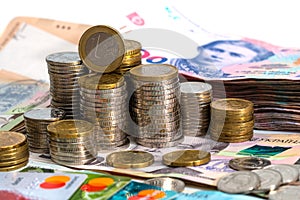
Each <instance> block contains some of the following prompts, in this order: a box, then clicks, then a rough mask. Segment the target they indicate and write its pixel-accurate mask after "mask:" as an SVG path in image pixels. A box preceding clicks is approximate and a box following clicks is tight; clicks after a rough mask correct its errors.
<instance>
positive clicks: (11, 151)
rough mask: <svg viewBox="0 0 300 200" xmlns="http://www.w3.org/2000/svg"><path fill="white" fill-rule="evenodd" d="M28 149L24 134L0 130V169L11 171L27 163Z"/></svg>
mask: <svg viewBox="0 0 300 200" xmlns="http://www.w3.org/2000/svg"><path fill="white" fill-rule="evenodd" d="M28 159H29V150H28V143H27V138H26V136H25V135H24V134H22V133H18V132H13V131H0V171H12V170H16V169H19V168H21V167H24V166H26V165H27V163H28Z"/></svg>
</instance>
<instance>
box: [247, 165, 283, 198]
mask: <svg viewBox="0 0 300 200" xmlns="http://www.w3.org/2000/svg"><path fill="white" fill-rule="evenodd" d="M252 172H254V173H256V174H257V175H258V176H259V180H260V186H259V187H258V188H257V189H256V190H255V191H253V193H256V192H259V193H260V192H268V191H270V190H271V191H272V190H276V189H277V188H278V187H279V186H280V185H281V181H282V177H281V174H280V173H279V172H278V171H275V170H273V169H257V170H253V171H252Z"/></svg>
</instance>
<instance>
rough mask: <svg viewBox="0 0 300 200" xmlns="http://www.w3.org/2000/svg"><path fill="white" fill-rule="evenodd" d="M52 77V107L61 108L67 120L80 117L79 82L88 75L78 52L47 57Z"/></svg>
mask: <svg viewBox="0 0 300 200" xmlns="http://www.w3.org/2000/svg"><path fill="white" fill-rule="evenodd" d="M46 62H47V64H48V73H49V76H50V94H51V97H52V99H51V107H54V108H61V109H63V110H64V111H65V112H66V116H65V118H78V117H79V103H80V98H79V86H78V83H77V80H78V78H79V77H80V76H82V75H84V74H86V73H87V72H88V71H87V68H86V67H84V66H83V65H82V61H81V60H80V58H79V55H78V53H77V52H59V53H53V54H50V55H48V56H47V57H46Z"/></svg>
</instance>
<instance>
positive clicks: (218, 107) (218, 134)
mask: <svg viewBox="0 0 300 200" xmlns="http://www.w3.org/2000/svg"><path fill="white" fill-rule="evenodd" d="M253 127H254V117H253V103H252V102H251V101H248V100H245V99H239V98H226V99H219V100H216V101H213V102H212V103H211V121H210V126H209V132H210V136H211V138H212V139H213V140H216V141H220V142H232V143H233V142H244V141H248V140H250V139H251V138H252V136H253Z"/></svg>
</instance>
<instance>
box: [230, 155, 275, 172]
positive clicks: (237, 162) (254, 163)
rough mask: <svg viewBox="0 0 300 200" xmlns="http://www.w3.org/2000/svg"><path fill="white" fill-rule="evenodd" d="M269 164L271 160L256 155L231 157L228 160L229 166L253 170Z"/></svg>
mask: <svg viewBox="0 0 300 200" xmlns="http://www.w3.org/2000/svg"><path fill="white" fill-rule="evenodd" d="M268 165H271V161H269V160H267V159H264V158H258V157H251V156H250V157H241V158H233V159H231V160H230V161H229V167H231V168H232V169H235V170H255V169H262V168H264V167H266V166H268Z"/></svg>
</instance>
